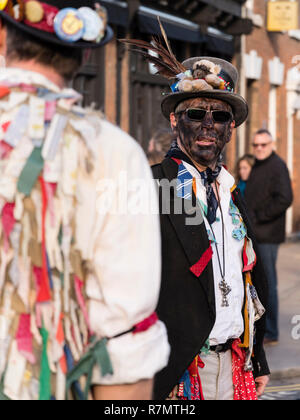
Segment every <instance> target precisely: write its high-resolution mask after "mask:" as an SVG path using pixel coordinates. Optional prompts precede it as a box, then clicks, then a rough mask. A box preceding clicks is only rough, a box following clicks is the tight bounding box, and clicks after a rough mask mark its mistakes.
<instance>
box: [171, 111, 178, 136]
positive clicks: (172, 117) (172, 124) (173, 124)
mask: <svg viewBox="0 0 300 420" xmlns="http://www.w3.org/2000/svg"><path fill="white" fill-rule="evenodd" d="M170 123H171V128H172V130H173V131H174V132H175V131H177V120H176V116H175V114H174V112H172V113H171V114H170Z"/></svg>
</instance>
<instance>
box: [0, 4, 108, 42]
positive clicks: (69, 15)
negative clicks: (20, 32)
mask: <svg viewBox="0 0 300 420" xmlns="http://www.w3.org/2000/svg"><path fill="white" fill-rule="evenodd" d="M4 4H5V7H3V6H2V10H3V12H5V13H7V14H8V15H9V16H10V17H11V18H13V19H14V20H15V21H16V22H19V23H22V24H24V25H26V26H29V27H32V28H35V29H38V30H40V31H43V32H48V33H51V34H55V35H56V36H57V37H58V38H60V39H61V40H63V41H67V42H70V43H74V42H76V41H79V40H84V41H89V42H92V41H93V42H96V43H99V42H100V41H101V40H102V38H103V37H104V35H105V30H106V24H107V14H106V10H105V9H104V8H103V7H101V6H100V5H98V4H97V5H96V9H95V10H94V9H92V8H90V7H82V8H80V9H75V8H70V7H69V8H64V9H58V8H57V7H55V6H52V5H49V4H47V3H44V2H41V1H38V0H18V3H17V4H16V5H13V3H12V0H8V1H6V3H5V0H4ZM0 9H1V7H0Z"/></svg>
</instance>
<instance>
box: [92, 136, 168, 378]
mask: <svg viewBox="0 0 300 420" xmlns="http://www.w3.org/2000/svg"><path fill="white" fill-rule="evenodd" d="M110 129H111V128H110ZM111 130H112V129H111ZM112 132H113V136H116V135H118V137H121V141H120V139H119V138H118V139H114V138H111V137H110V138H109V137H106V136H104V137H106V141H107V142H112V144H111V145H109V146H108V145H107V143H106V148H105V144H104V145H103V147H104V149H105V152H104V155H103V156H102V161H103V166H102V177H101V180H100V184H98V186H97V188H98V195H97V224H96V228H95V232H96V235H97V236H96V239H97V240H96V241H95V248H94V264H93V265H94V268H95V276H94V278H91V279H89V280H88V284H87V293H88V297H89V316H90V323H91V327H92V330H93V331H94V332H95V333H96V335H97V336H98V337H113V336H116V335H118V334H121V333H123V332H126V331H128V330H130V329H132V328H133V327H134V326H135V325H136V324H138V323H140V322H142V321H143V320H144V319H146V318H148V317H149V316H150V315H151V314H153V312H154V311H155V308H156V306H157V302H158V297H159V291H160V279H161V241H160V226H159V215H158V199H157V191H156V188H155V184H154V181H153V179H152V174H151V169H150V167H149V165H148V162H147V160H146V157H145V155H144V153H143V151H142V149H141V148H140V147H139V146H138V145H137V144H136V142H134V141H133V140H132V139H131V138H130V137H128V136H127V135H125V134H124V133H123V132H121V131H120V130H118V129H116V128H114V130H112ZM103 134H104V133H103ZM103 168H105V169H104V170H103ZM103 180H104V183H103V182H102V181H103ZM107 180H108V181H107ZM106 181H107V182H106ZM127 191H128V193H127ZM169 351H170V349H169V344H168V339H167V333H166V328H165V326H164V324H163V323H162V322H161V321H158V322H156V323H155V324H154V325H152V326H151V327H150V328H149V329H148V330H146V331H144V332H141V333H137V334H133V333H127V334H125V335H122V336H120V337H118V338H114V339H111V340H109V342H108V352H109V355H110V359H111V362H112V367H113V372H114V373H113V375H108V376H105V377H101V375H100V371H99V369H98V368H95V370H94V376H93V383H94V384H104V385H105V384H106V385H113V384H125V383H134V382H137V381H139V380H141V379H149V378H152V377H153V376H154V375H155V373H157V372H158V371H160V370H161V369H163V368H164V367H165V366H166V365H167V362H168V357H169Z"/></svg>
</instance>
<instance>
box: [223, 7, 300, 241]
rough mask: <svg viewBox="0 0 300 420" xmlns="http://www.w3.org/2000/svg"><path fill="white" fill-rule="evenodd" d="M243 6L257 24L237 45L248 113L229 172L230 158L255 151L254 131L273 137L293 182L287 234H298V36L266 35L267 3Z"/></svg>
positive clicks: (299, 185)
mask: <svg viewBox="0 0 300 420" xmlns="http://www.w3.org/2000/svg"><path fill="white" fill-rule="evenodd" d="M246 6H247V11H246V12H247V14H248V16H252V19H253V22H254V23H255V24H254V28H253V31H252V33H251V34H250V35H248V36H245V37H243V39H242V42H241V66H240V71H241V76H242V78H241V81H240V90H241V93H242V94H243V96H245V97H246V99H247V102H248V104H249V108H250V114H249V118H248V121H247V123H246V124H244V126H243V127H242V128H241V129H239V131H238V133H237V139H238V141H237V142H236V143H235V144H233V145H232V147H233V149H234V150H231V154H230V156H231V160H230V162H229V166H230V168H231V169H233V167H234V157H235V158H236V157H237V156H241V155H242V154H244V153H245V152H246V153H249V152H250V153H251V152H252V151H253V150H252V147H251V143H252V138H253V134H254V133H255V132H256V131H257V130H258V129H260V128H267V129H268V130H269V131H270V132H271V133H272V135H273V138H274V139H275V141H276V151H277V153H278V154H279V155H280V156H281V157H282V158H283V159H284V160H285V162H286V163H287V165H288V168H289V171H290V175H291V178H292V183H293V190H294V196H295V198H294V203H293V207H292V209H290V210H289V211H288V217H287V233H288V234H291V233H293V232H294V233H295V232H299V231H300V196H299V191H300V65H299V64H300V31H290V32H268V31H267V30H266V20H267V2H266V1H264V0H249V1H248V2H247V3H246ZM297 192H298V194H297Z"/></svg>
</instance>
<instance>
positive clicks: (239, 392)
mask: <svg viewBox="0 0 300 420" xmlns="http://www.w3.org/2000/svg"><path fill="white" fill-rule="evenodd" d="M240 343H241V340H240V339H237V340H235V341H234V342H233V344H232V374H233V376H232V379H233V386H234V398H233V399H234V400H235V401H256V400H257V392H256V386H255V381H254V377H253V373H252V372H246V371H245V370H244V365H245V358H246V356H245V354H246V352H245V350H244V349H242V348H241V347H240V346H239V345H240Z"/></svg>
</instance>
